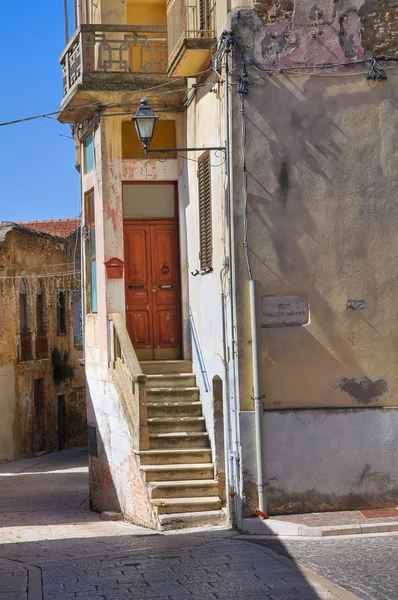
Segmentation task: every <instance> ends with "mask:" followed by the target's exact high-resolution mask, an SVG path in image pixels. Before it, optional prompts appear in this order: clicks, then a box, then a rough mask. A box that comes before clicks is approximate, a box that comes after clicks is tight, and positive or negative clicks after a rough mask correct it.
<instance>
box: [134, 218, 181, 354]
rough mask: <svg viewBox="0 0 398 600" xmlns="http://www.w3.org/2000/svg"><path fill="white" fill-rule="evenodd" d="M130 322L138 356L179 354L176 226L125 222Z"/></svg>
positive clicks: (179, 300) (179, 324)
mask: <svg viewBox="0 0 398 600" xmlns="http://www.w3.org/2000/svg"><path fill="white" fill-rule="evenodd" d="M124 240H125V263H126V275H125V279H126V282H125V283H126V324H127V329H128V332H129V334H130V338H131V341H132V343H133V345H134V348H135V350H136V352H137V356H138V358H140V359H147V360H148V359H153V358H155V359H156V358H159V359H162V358H163V359H164V358H169V359H177V358H180V357H181V307H180V304H181V293H180V261H179V244H178V225H177V223H176V222H175V221H174V220H172V221H171V220H170V221H169V220H167V221H166V220H162V222H161V223H159V222H156V221H153V220H152V221H136V222H133V221H125V224H124Z"/></svg>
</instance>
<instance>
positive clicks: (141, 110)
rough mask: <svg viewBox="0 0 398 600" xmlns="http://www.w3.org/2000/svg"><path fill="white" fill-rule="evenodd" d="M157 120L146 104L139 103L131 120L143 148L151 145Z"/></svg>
mask: <svg viewBox="0 0 398 600" xmlns="http://www.w3.org/2000/svg"><path fill="white" fill-rule="evenodd" d="M158 118H159V117H157V116H156V115H155V113H154V112H153V110H152V108H151V107H150V106H148V104H147V103H146V102H141V104H140V105H139V107H138V108H137V112H136V113H135V116H134V117H133V119H132V120H133V122H134V125H135V129H136V131H137V135H138V137H139V139H140V141H141V143H142V144H143V145H144V146H148V145H149V144H150V143H151V140H152V138H153V134H154V131H155V125H156V121H157V120H158Z"/></svg>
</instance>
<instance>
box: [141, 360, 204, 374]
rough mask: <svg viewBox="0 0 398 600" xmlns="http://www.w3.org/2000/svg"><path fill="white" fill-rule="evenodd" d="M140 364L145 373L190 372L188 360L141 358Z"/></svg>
mask: <svg viewBox="0 0 398 600" xmlns="http://www.w3.org/2000/svg"><path fill="white" fill-rule="evenodd" d="M140 365H141V369H142V372H143V373H145V374H146V375H160V374H166V373H177V374H178V373H192V363H191V361H190V360H143V361H141V362H140Z"/></svg>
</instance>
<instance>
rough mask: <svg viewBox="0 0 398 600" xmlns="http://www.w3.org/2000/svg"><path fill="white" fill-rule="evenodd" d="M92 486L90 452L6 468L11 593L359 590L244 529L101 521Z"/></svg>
mask: <svg viewBox="0 0 398 600" xmlns="http://www.w3.org/2000/svg"><path fill="white" fill-rule="evenodd" d="M87 489H88V475H87V452H86V451H83V450H72V451H64V452H59V453H55V454H51V455H46V456H42V457H40V458H37V459H30V460H27V461H23V462H20V463H10V464H4V465H2V466H1V467H0V506H1V510H2V512H1V513H0V527H1V529H0V599H1V600H70V599H72V598H77V599H79V598H80V599H81V600H121V599H123V600H125V599H132V600H134V599H135V600H145V599H146V598H148V599H151V600H156V599H158V600H183V599H184V598H189V599H190V600H210V599H211V600H216V599H219V600H224V599H225V600H226V599H227V598H228V600H241V599H246V598H247V597H250V598H253V599H259V600H260V599H261V600H263V599H264V600H317V599H325V600H336V599H341V600H349V599H351V600H352V599H354V598H355V596H352V595H351V594H349V593H346V592H344V591H343V590H342V589H341V588H339V587H338V586H336V585H334V584H333V583H331V582H330V581H327V580H325V579H323V578H321V577H318V576H316V575H314V574H312V573H311V572H309V571H307V570H305V569H301V568H298V567H296V566H295V565H294V564H293V563H292V562H291V561H290V560H288V559H286V558H284V557H282V556H280V554H279V555H278V554H274V552H273V551H270V550H269V549H268V548H264V547H262V546H260V545H258V544H253V543H250V542H248V541H245V540H243V539H241V537H240V536H239V535H237V534H236V532H234V531H229V530H226V529H218V530H217V529H213V530H207V531H205V530H191V531H189V532H184V533H181V532H179V533H167V534H158V533H156V532H152V531H148V530H146V529H143V528H140V527H136V526H133V525H130V524H128V523H124V522H120V521H118V522H106V521H101V520H100V518H99V516H98V515H96V514H94V513H92V512H90V511H89V510H88V508H87V500H88V499H87V493H88V492H87ZM277 544H278V542H277ZM273 550H278V551H279V552H281V548H277V547H274V548H273Z"/></svg>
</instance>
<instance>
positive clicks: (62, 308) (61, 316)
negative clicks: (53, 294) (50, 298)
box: [57, 290, 66, 335]
mask: <svg viewBox="0 0 398 600" xmlns="http://www.w3.org/2000/svg"><path fill="white" fill-rule="evenodd" d="M57 320H58V334H61V335H62V334H64V333H66V292H65V290H58V292H57Z"/></svg>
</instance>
